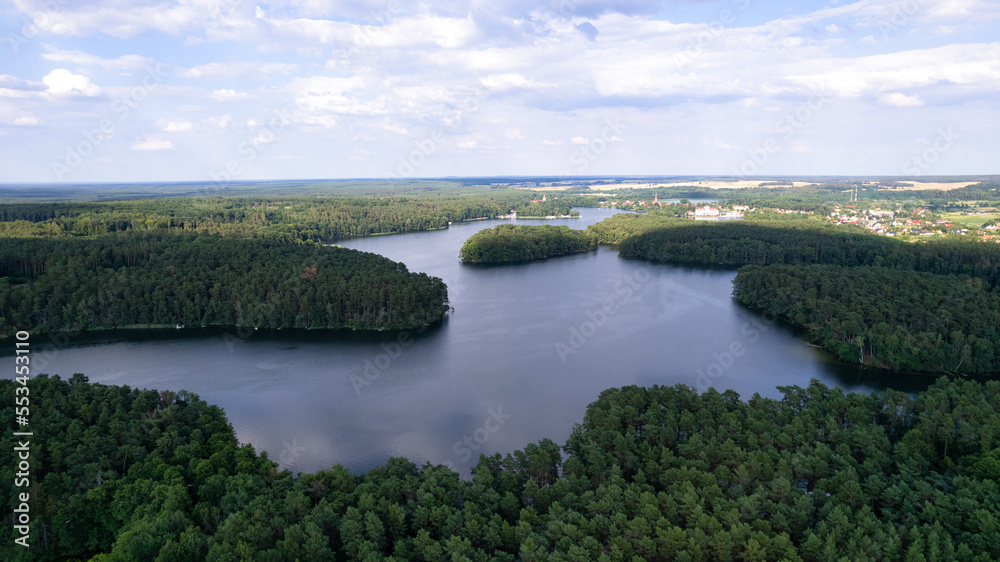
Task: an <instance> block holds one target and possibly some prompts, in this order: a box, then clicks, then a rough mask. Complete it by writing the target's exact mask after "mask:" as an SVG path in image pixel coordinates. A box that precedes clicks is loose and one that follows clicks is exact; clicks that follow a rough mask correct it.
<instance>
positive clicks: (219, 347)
mask: <svg viewBox="0 0 1000 562" xmlns="http://www.w3.org/2000/svg"><path fill="white" fill-rule="evenodd" d="M580 211H581V213H582V217H581V218H579V219H560V220H550V221H539V220H520V221H517V222H519V223H534V224H542V223H545V224H567V225H569V226H571V227H573V228H585V227H586V226H587V225H589V224H593V223H595V222H598V221H600V220H602V219H604V218H606V217H608V216H611V215H612V214H614V213H615V211H613V210H609V209H581V210H580ZM501 222H511V221H498V220H489V221H474V222H470V223H464V224H454V225H452V226H451V227H450V228H448V229H447V230H441V231H434V232H422V233H412V234H405V235H397V236H378V237H373V238H367V239H360V240H350V241H345V242H342V244H343V245H344V246H346V247H348V248H355V249H358V250H364V251H369V252H377V253H379V254H382V255H384V256H386V257H388V258H390V259H393V260H398V261H402V262H404V263H406V264H407V266H408V267H409V268H410V270H411V271H423V272H426V273H429V274H431V275H435V276H438V277H441V278H443V279H444V281H445V282H446V283H447V284H448V288H449V293H450V297H451V300H452V304H453V306H454V311H453V312H452V313H450V314H449V315H448V317H447V318H446V320H445V321H444V322H442V323H441V324H440V325H437V326H434V327H432V328H429V329H427V330H426V331H424V332H423V333H389V332H381V333H379V332H376V333H364V332H351V331H347V332H343V331H337V332H330V331H326V332H320V331H292V330H284V331H279V332H272V333H265V332H263V331H261V332H237V331H236V330H228V331H225V330H207V329H185V330H165V331H143V332H127V333H108V334H100V335H94V336H76V337H74V338H72V339H71V340H70V341H69V343H68V344H67V345H63V346H61V347H59V348H58V349H55V348H54V347H53V346H52V345H47V342H48V338H47V337H46V336H35V337H33V338H32V342H33V343H32V349H33V350H34V356H33V364H34V366H35V372H36V373H38V372H48V373H52V374H59V375H61V376H63V377H69V376H71V375H72V374H73V373H76V372H81V373H84V374H86V375H87V376H88V377H89V378H90V380H91V381H92V382H101V383H107V384H123V385H130V386H133V387H140V388H156V389H171V390H180V389H185V390H189V391H192V392H195V393H197V394H198V395H200V396H201V397H202V398H203V399H205V400H206V401H208V402H210V403H213V404H218V405H219V406H221V407H222V408H224V409H225V411H226V414H227V415H228V417H229V420H230V422H231V423H232V424H233V426H234V428H235V429H236V433H237V436H238V437H239V439H240V441H241V442H249V443H252V444H253V445H254V446H255V447H256V448H257V450H258V451H260V450H263V451H267V452H268V456H269V457H270V458H271V459H273V460H277V461H279V462H280V464H281V465H282V467H284V468H289V469H292V470H296V471H304V472H313V471H316V470H318V469H322V468H328V467H330V466H331V465H333V464H336V463H340V464H343V465H344V466H346V467H347V468H348V469H350V470H351V471H354V472H359V471H364V470H368V469H370V468H372V467H374V466H375V465H378V464H381V463H384V462H385V461H386V459H388V458H389V457H392V456H404V457H407V458H409V459H411V460H413V461H415V462H417V463H418V464H423V463H424V462H425V461H430V462H432V463H434V464H447V465H449V466H451V467H453V468H455V469H457V470H459V471H461V472H462V473H463V475H466V476H467V475H468V472H469V470H468V469H469V468H470V467H471V466H473V465H474V464H475V462H476V460H477V459H478V453H479V452H485V453H493V452H496V451H499V452H502V453H507V452H511V451H513V450H515V449H519V448H522V447H524V446H525V445H526V444H528V443H531V442H535V441H538V440H540V439H542V438H545V437H548V438H551V439H552V440H553V441H555V442H556V443H559V444H560V445H561V444H563V443H564V442H565V440H566V438H567V437H568V436H569V434H570V431H571V429H572V428H573V425H574V424H576V423H578V422H580V421H581V420H582V418H583V414H584V412H585V409H586V406H587V404H588V403H590V402H592V401H594V400H596V399H597V397H598V395H599V394H600V392H601V391H602V390H604V389H606V388H611V387H618V386H624V385H633V384H634V385H645V386H649V385H654V384H661V385H673V384H677V383H683V384H687V385H690V386H693V387H695V388H699V387H704V386H705V385H706V384H711V385H713V386H715V387H716V388H719V389H720V390H721V389H725V388H732V389H734V390H736V391H737V392H738V393H739V394H740V395H741V396H742V397H744V398H749V397H750V396H752V395H753V394H754V393H760V394H761V395H763V396H771V397H780V392H778V390H777V389H776V388H775V387H776V386H779V385H795V384H797V385H800V386H806V385H808V384H809V381H810V379H812V378H816V379H819V380H820V381H822V382H824V383H825V384H827V385H829V386H835V385H836V386H840V387H842V388H844V389H845V390H850V391H864V392H867V391H869V390H872V389H877V388H884V387H885V386H887V385H888V386H892V387H894V388H899V389H901V390H906V391H914V390H917V389H920V388H922V387H924V386H926V385H927V384H929V383H930V382H931V381H932V380H933V377H915V376H906V375H894V374H891V373H885V372H881V371H878V370H872V369H862V368H859V367H857V366H853V365H846V364H843V363H840V362H837V361H834V360H831V359H830V358H829V356H827V355H826V354H825V353H823V352H822V351H820V350H819V349H817V348H815V347H810V346H808V345H806V344H805V343H804V342H803V341H802V340H801V339H800V338H799V337H798V336H797V334H796V333H795V332H794V331H793V330H792V329H790V328H789V327H787V326H784V325H781V324H780V323H768V321H767V319H766V318H764V317H763V316H761V315H759V314H757V313H755V312H752V311H750V310H747V309H746V308H743V307H741V306H739V305H737V304H736V302H735V301H734V300H733V299H732V297H731V291H732V280H733V277H735V275H736V273H735V271H732V270H721V269H703V268H692V267H677V266H668V265H650V264H646V263H643V262H636V261H628V260H623V259H620V258H619V257H618V254H617V252H616V251H615V250H614V249H611V248H605V247H602V248H600V249H599V250H598V251H597V252H591V253H588V254H580V255H574V256H564V257H560V258H554V259H550V260H546V261H542V262H537V263H529V264H522V265H508V266H492V267H489V266H470V265H463V264H462V263H461V262H460V261H459V259H458V251H459V248H460V247H461V245H462V243H463V242H464V241H465V240H466V238H468V237H469V236H471V235H472V234H474V233H475V232H477V231H478V230H480V229H482V228H486V227H490V226H493V225H495V224H499V223H501ZM5 347H6V346H5ZM11 347H12V346H11ZM43 348H49V350H48V351H46V352H44V353H43ZM8 351H9V350H4V353H3V355H4V356H6V357H9V356H11V355H12V354H11V353H9V352H8ZM5 361H6V360H5ZM11 371H12V369H11Z"/></svg>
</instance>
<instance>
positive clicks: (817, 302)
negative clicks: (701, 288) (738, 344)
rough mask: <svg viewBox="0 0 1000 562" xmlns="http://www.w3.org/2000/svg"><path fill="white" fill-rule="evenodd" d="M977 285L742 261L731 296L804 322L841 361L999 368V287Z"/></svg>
mask: <svg viewBox="0 0 1000 562" xmlns="http://www.w3.org/2000/svg"><path fill="white" fill-rule="evenodd" d="M983 284H984V283H983V281H982V280H980V279H974V278H968V277H957V276H951V275H934V274H930V273H922V272H914V271H899V270H892V269H886V268H879V267H853V268H846V267H838V266H809V267H795V266H784V265H771V266H763V267H761V266H746V267H743V268H741V269H740V271H739V274H738V275H737V276H736V279H735V280H734V281H733V286H734V289H733V295H734V296H735V297H736V298H737V299H738V300H739V301H740V302H741V303H743V304H745V305H748V306H751V307H754V308H757V309H760V310H764V311H767V312H769V313H771V314H774V315H777V316H780V317H783V318H786V319H788V320H789V321H791V322H792V323H793V324H796V325H798V326H803V327H805V328H806V330H807V332H808V336H809V338H810V339H811V340H812V341H814V342H817V343H821V344H822V345H823V347H825V348H827V349H829V350H830V351H832V352H834V353H836V354H837V356H838V357H840V358H841V359H843V360H845V361H852V362H863V363H866V364H872V365H877V366H881V367H888V368H892V369H902V370H908V371H938V372H960V373H1000V353H998V351H1000V292H998V291H986V290H984V289H983Z"/></svg>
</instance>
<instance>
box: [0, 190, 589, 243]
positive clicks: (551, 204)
mask: <svg viewBox="0 0 1000 562" xmlns="http://www.w3.org/2000/svg"><path fill="white" fill-rule="evenodd" d="M533 197H534V195H533V194H532V193H530V192H524V191H492V192H489V193H487V194H467V195H449V196H446V195H427V196H419V195H416V196H378V197H376V196H371V197H325V198H312V197H241V198H230V197H187V198H170V199H131V200H124V201H108V202H94V203H18V204H10V205H4V206H3V207H0V238H4V237H44V238H55V237H63V236H73V237H87V236H102V235H105V234H114V233H123V232H128V233H140V232H172V233H181V234H212V235H221V236H240V237H244V238H268V239H278V240H283V241H286V242H295V241H298V242H305V241H313V242H332V241H335V240H340V239H345V238H360V237H364V236H371V235H373V234H389V233H403V232H413V231H423V230H433V229H441V228H446V227H447V226H448V223H449V222H461V221H466V220H471V219H482V218H492V217H495V216H497V215H501V214H507V213H509V212H510V211H511V210H517V211H518V212H519V213H522V214H525V215H528V214H533V213H536V212H537V213H542V214H543V215H550V214H559V215H562V214H568V213H569V212H570V208H571V207H572V206H596V205H597V201H596V200H595V199H593V198H587V197H579V196H573V197H570V196H566V197H560V198H559V199H557V200H553V201H547V202H545V203H540V202H539V203H531V199H532V198H533Z"/></svg>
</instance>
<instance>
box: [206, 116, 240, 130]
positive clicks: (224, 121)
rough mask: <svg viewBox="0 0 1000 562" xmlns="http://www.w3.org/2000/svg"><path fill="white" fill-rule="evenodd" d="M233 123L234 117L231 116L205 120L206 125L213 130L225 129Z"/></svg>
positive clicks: (213, 117)
mask: <svg viewBox="0 0 1000 562" xmlns="http://www.w3.org/2000/svg"><path fill="white" fill-rule="evenodd" d="M232 122H233V116H232V115H230V114H228V113H227V114H225V115H219V116H212V117H206V118H205V124H206V125H208V126H209V127H211V128H213V129H225V128H226V127H228V126H229V124H230V123H232Z"/></svg>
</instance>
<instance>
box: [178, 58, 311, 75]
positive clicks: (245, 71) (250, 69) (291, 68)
mask: <svg viewBox="0 0 1000 562" xmlns="http://www.w3.org/2000/svg"><path fill="white" fill-rule="evenodd" d="M298 69H299V65H298V64H294V63H280V62H268V63H261V62H254V61H227V62H213V63H208V64H202V65H198V66H195V67H192V68H182V69H179V70H178V71H177V75H178V76H180V77H182V78H239V77H243V76H250V75H257V76H268V75H271V74H284V75H288V74H290V73H292V72H295V71H297V70H298Z"/></svg>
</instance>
